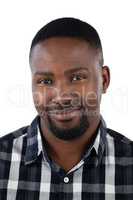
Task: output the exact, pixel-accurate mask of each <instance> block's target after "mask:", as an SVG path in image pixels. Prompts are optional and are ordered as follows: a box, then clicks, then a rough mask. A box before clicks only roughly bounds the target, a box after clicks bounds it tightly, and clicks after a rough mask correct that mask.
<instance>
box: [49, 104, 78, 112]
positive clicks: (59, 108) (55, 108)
mask: <svg viewBox="0 0 133 200" xmlns="http://www.w3.org/2000/svg"><path fill="white" fill-rule="evenodd" d="M81 108H82V106H81V105H78V106H72V105H71V104H70V105H49V106H46V107H45V111H46V112H50V111H63V110H75V109H81Z"/></svg>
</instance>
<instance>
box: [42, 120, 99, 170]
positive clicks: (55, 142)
mask: <svg viewBox="0 0 133 200" xmlns="http://www.w3.org/2000/svg"><path fill="white" fill-rule="evenodd" d="M99 123H100V116H99V117H97V118H95V119H94V120H92V121H91V123H90V124H91V125H90V127H89V128H88V130H87V131H86V132H85V133H84V134H83V135H82V136H81V137H80V138H78V139H75V140H72V141H64V140H61V139H58V138H57V137H55V136H54V135H53V134H52V133H50V131H49V130H48V128H47V127H46V126H45V127H44V124H45V122H44V121H43V119H41V123H40V128H41V131H42V135H43V137H44V138H45V141H46V142H47V151H48V154H49V156H50V157H51V158H52V159H53V160H54V161H56V162H57V163H58V164H60V165H62V166H63V165H64V168H65V167H66V169H67V170H68V169H69V168H71V167H72V166H73V165H75V164H76V163H78V162H79V161H80V159H81V157H82V155H83V153H84V152H85V149H86V147H87V146H88V145H90V144H91V143H92V141H93V139H94V138H95V136H96V133H97V129H98V127H99ZM65 163H66V164H65ZM66 165H67V166H66ZM68 165H69V166H68Z"/></svg>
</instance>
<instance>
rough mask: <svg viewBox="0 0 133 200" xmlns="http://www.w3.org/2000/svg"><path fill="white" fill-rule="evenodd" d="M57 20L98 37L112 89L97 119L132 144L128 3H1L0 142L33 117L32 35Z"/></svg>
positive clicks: (132, 46)
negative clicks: (77, 22)
mask: <svg viewBox="0 0 133 200" xmlns="http://www.w3.org/2000/svg"><path fill="white" fill-rule="evenodd" d="M58 17H77V18H80V19H82V20H84V21H87V22H88V23H90V24H91V25H92V26H94V27H95V28H96V29H97V31H98V32H99V34H100V37H101V41H102V45H103V52H104V59H105V65H108V66H109V67H110V70H111V84H110V88H109V89H108V92H107V94H104V95H103V99H102V105H101V113H102V115H103V117H104V118H105V120H106V122H107V125H108V127H110V128H112V129H115V130H116V131H119V132H121V133H122V134H124V135H125V136H127V137H129V138H130V139H133V131H132V123H133V119H132V113H133V106H132V102H133V89H132V88H133V5H132V0H131V1H130V0H111V1H107V0H100V1H99V0H97V1H96V0H91V1H89V0H82V1H78V0H73V1H72V0H66V1H64V0H57V1H54V0H47V1H45V0H43V1H42V0H38V1H37V0H36V1H35V0H23V1H18V0H12V1H9V0H4V1H1V2H0V136H2V135H5V134H7V133H9V132H11V131H13V130H15V129H18V128H20V127H22V126H25V125H28V124H30V123H31V121H32V119H33V118H34V117H35V116H36V111H35V109H34V105H33V103H32V95H31V74H30V68H29V63H28V53H29V48H30V43H31V40H32V38H33V36H34V35H35V33H36V32H37V31H38V30H39V29H40V28H41V27H42V26H43V25H44V24H46V23H47V22H49V21H50V20H53V19H55V18H58Z"/></svg>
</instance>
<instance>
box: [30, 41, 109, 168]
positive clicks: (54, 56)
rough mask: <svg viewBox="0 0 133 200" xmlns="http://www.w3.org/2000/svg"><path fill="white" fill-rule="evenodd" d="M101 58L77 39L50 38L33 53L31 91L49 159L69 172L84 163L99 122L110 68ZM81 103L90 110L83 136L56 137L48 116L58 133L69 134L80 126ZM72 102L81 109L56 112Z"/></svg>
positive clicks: (86, 44)
mask: <svg viewBox="0 0 133 200" xmlns="http://www.w3.org/2000/svg"><path fill="white" fill-rule="evenodd" d="M100 59H101V53H100V51H99V50H96V49H95V48H93V47H91V46H90V45H89V43H88V42H86V41H84V40H79V39H78V38H77V39H76V38H68V37H63V38H61V37H58V38H50V39H47V40H45V41H43V42H41V43H39V44H37V45H36V46H35V47H34V48H33V50H32V54H31V58H30V65H31V72H32V91H33V99H34V103H35V107H36V109H37V112H38V114H39V115H40V119H41V120H40V128H41V131H42V135H43V137H44V138H45V141H46V142H47V146H48V148H47V150H48V154H49V156H50V157H51V158H52V159H53V160H54V161H55V162H56V163H58V164H59V165H60V166H61V167H62V168H63V169H65V170H66V171H68V170H70V169H71V168H72V167H74V166H75V165H76V164H77V163H78V162H79V161H80V160H81V158H82V155H83V153H84V151H85V149H86V147H87V146H88V145H89V144H90V143H91V142H92V140H93V138H94V137H95V135H96V130H97V128H98V125H99V123H100V102H101V96H102V93H106V90H107V88H108V86H109V82H110V73H109V68H108V67H107V66H100V65H101V64H100V63H101V62H100ZM75 100H76V101H75ZM77 100H79V101H77ZM81 101H82V104H83V108H84V111H86V112H87V111H88V115H87V114H86V116H87V119H88V127H87V128H86V130H85V131H84V133H83V134H82V135H81V136H80V137H76V136H75V139H70V140H64V139H60V138H58V137H56V136H55V135H54V134H53V132H52V131H51V129H50V125H49V118H48V116H49V117H50V119H51V121H50V123H53V124H54V125H55V126H56V127H57V128H58V129H59V130H68V131H69V130H71V129H72V128H74V127H77V126H78V125H79V123H80V114H81V111H82V109H79V107H78V106H77V105H81V104H80V103H81ZM72 102H73V104H75V105H76V106H75V108H77V107H78V108H77V109H75V110H74V111H72V112H70V113H67V114H65V115H63V114H62V113H60V114H59V113H57V114H55V113H53V111H54V109H55V107H54V106H56V105H61V106H62V107H63V108H64V106H66V105H70V104H72ZM74 102H76V103H74ZM77 102H78V104H77ZM79 102H80V103H79ZM49 108H50V109H51V110H49ZM56 109H57V108H56ZM49 111H51V112H49ZM62 133H63V132H62ZM66 134H69V132H68V133H66Z"/></svg>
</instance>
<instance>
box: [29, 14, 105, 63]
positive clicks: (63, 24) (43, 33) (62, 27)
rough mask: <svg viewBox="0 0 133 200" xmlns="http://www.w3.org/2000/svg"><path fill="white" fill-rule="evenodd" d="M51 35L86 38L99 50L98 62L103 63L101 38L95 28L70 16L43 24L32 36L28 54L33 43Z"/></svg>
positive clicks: (35, 43)
mask: <svg viewBox="0 0 133 200" xmlns="http://www.w3.org/2000/svg"><path fill="white" fill-rule="evenodd" d="M52 37H74V38H79V39H82V40H86V41H87V42H88V43H89V44H90V45H91V46H92V47H93V48H95V49H98V50H100V52H101V59H100V64H101V65H103V51H102V45H101V40H100V37H99V35H98V33H97V31H96V29H95V28H93V27H92V26H91V25H90V24H88V23H86V22H84V21H81V20H80V19H76V18H72V17H64V18H58V19H55V20H53V21H51V22H49V23H48V24H46V25H45V26H43V27H42V28H41V29H40V30H39V31H38V32H37V33H36V35H35V37H34V38H33V40H32V43H31V48H30V56H31V52H32V49H33V48H34V47H35V45H37V44H38V43H40V42H42V41H44V40H46V39H48V38H52Z"/></svg>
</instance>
